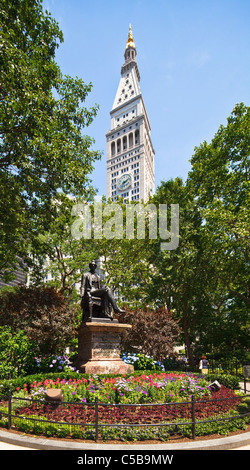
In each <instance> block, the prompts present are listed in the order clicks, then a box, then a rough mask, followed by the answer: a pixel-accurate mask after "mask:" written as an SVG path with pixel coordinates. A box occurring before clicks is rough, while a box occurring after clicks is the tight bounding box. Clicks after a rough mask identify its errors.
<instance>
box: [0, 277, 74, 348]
mask: <svg viewBox="0 0 250 470" xmlns="http://www.w3.org/2000/svg"><path fill="white" fill-rule="evenodd" d="M74 317H75V314H74V308H73V307H70V306H69V305H68V304H67V303H66V301H65V299H64V297H63V296H62V294H59V293H57V292H56V291H55V290H54V288H53V287H44V288H41V287H25V286H20V287H19V288H18V289H15V291H10V292H9V291H7V292H5V293H3V294H2V295H1V296H0V325H2V326H4V325H7V326H9V327H11V330H12V331H13V332H18V331H19V330H23V331H25V335H26V336H27V337H28V338H29V340H30V341H31V343H32V348H33V351H35V352H36V354H34V355H38V354H44V353H47V354H48V353H50V354H55V353H57V352H59V353H61V352H62V351H63V349H64V348H65V346H66V345H67V344H68V343H69V341H70V340H71V339H72V338H73V337H74V336H75V325H74Z"/></svg>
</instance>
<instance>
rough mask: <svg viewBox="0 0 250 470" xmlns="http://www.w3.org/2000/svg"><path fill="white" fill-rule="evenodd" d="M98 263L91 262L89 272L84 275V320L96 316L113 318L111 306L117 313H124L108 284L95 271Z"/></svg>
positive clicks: (82, 284) (82, 296) (82, 289)
mask: <svg viewBox="0 0 250 470" xmlns="http://www.w3.org/2000/svg"><path fill="white" fill-rule="evenodd" d="M96 268H97V264H96V262H95V261H91V262H90V263H89V269H90V270H89V272H87V273H84V274H83V275H82V280H81V290H80V295H81V298H82V301H81V305H82V309H83V321H86V320H90V321H91V320H92V318H93V317H95V318H106V319H110V320H113V316H112V311H111V306H112V307H113V310H114V312H115V313H124V310H121V309H120V308H119V307H118V305H117V303H116V301H115V299H114V296H113V293H112V291H111V290H110V289H109V287H107V286H103V285H102V280H101V278H100V276H98V274H97V273H96V272H95V271H96Z"/></svg>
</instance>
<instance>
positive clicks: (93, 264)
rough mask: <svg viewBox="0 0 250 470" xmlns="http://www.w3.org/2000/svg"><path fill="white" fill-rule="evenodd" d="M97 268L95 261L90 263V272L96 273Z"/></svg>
mask: <svg viewBox="0 0 250 470" xmlns="http://www.w3.org/2000/svg"><path fill="white" fill-rule="evenodd" d="M96 268H97V264H96V262H95V261H94V260H93V261H90V263H89V269H90V271H95V269H96Z"/></svg>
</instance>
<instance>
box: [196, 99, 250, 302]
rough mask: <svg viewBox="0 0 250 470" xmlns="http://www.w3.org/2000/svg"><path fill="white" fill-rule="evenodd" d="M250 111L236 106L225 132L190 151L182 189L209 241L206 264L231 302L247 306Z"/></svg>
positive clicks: (248, 297)
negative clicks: (195, 208) (191, 198)
mask: <svg viewBox="0 0 250 470" xmlns="http://www.w3.org/2000/svg"><path fill="white" fill-rule="evenodd" d="M249 154H250V108H249V107H246V106H244V104H243V103H241V104H239V105H236V106H235V108H234V110H233V112H232V114H231V116H230V117H229V118H228V123H227V126H226V127H225V126H220V128H219V130H218V132H217V133H216V134H215V136H214V138H213V139H212V141H211V143H210V144H207V142H203V144H201V145H200V147H198V148H196V149H195V153H194V156H193V158H192V160H191V163H192V170H191V172H190V174H189V178H188V185H189V187H190V188H191V190H192V192H193V194H194V196H195V197H196V201H197V205H198V206H199V208H200V212H201V214H202V218H203V220H204V223H205V229H206V233H207V239H208V240H209V241H210V253H211V261H212V262H213V265H214V269H215V270H216V272H217V274H218V276H219V278H220V281H221V283H222V284H223V285H224V286H225V288H226V290H227V292H228V294H229V296H230V298H231V299H236V298H237V299H240V300H241V301H242V303H243V304H246V305H250V291H249V279H250V278H249V274H250V271H249V261H250V252H249V232H250V182H249V169H250V162H249Z"/></svg>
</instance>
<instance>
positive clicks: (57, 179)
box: [0, 0, 100, 275]
mask: <svg viewBox="0 0 250 470" xmlns="http://www.w3.org/2000/svg"><path fill="white" fill-rule="evenodd" d="M62 41H63V35H62V32H61V31H60V29H59V26H58V24H57V22H56V21H55V20H54V19H53V18H52V17H51V15H50V13H48V12H47V11H45V12H44V11H43V7H42V1H40V0H8V1H7V0H3V1H2V2H1V7H0V45H1V49H0V63H1V77H0V213H1V220H0V245H1V252H0V272H2V274H3V275H4V274H5V275H6V274H7V273H8V272H10V270H11V269H12V268H15V266H16V261H17V259H18V258H17V256H19V259H20V258H22V259H25V258H26V262H28V261H29V259H28V257H27V253H28V251H29V250H28V248H29V246H30V244H31V243H32V242H33V240H34V238H36V235H37V233H38V232H39V233H41V232H42V231H43V230H45V229H48V227H49V223H50V218H51V213H53V211H54V210H55V209H54V206H53V204H52V205H51V202H52V201H53V200H54V199H55V198H56V197H57V195H58V194H59V193H60V192H65V193H70V194H72V195H75V196H82V197H85V198H87V199H89V198H90V197H92V195H93V188H92V187H91V185H90V181H89V173H90V172H91V171H92V169H93V162H94V161H95V160H96V159H98V158H100V153H99V152H97V151H94V150H91V146H92V144H93V142H94V140H93V139H91V138H90V137H88V136H86V135H83V134H82V130H83V129H84V128H85V127H86V126H88V125H89V124H90V123H91V122H92V120H93V119H94V117H95V116H96V113H97V109H98V106H96V105H95V106H93V107H92V108H91V109H87V108H86V107H84V106H83V105H82V104H83V102H84V101H85V99H86V97H87V95H88V93H89V92H90V91H91V88H92V84H91V83H90V84H85V83H84V82H83V80H82V79H80V78H77V77H76V78H72V77H70V76H64V75H63V74H62V72H61V70H60V68H59V66H58V65H57V64H56V61H55V53H56V49H57V47H58V46H59V44H60V43H61V42H62Z"/></svg>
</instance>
